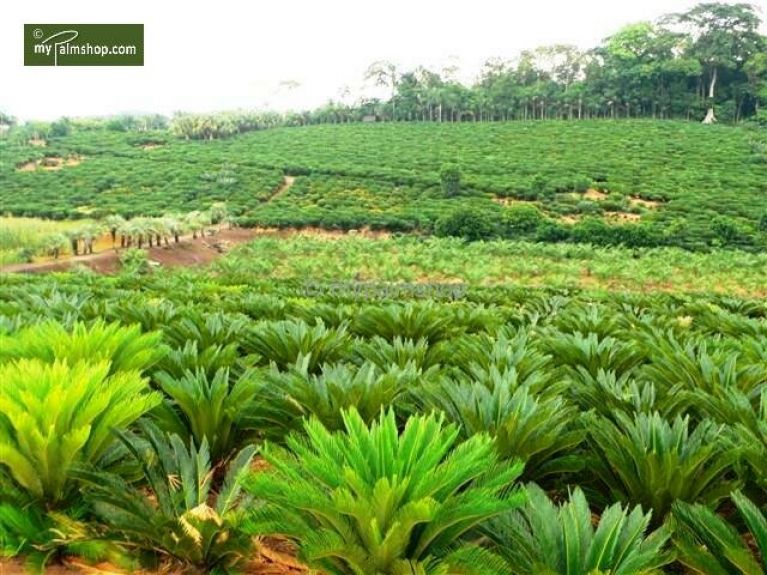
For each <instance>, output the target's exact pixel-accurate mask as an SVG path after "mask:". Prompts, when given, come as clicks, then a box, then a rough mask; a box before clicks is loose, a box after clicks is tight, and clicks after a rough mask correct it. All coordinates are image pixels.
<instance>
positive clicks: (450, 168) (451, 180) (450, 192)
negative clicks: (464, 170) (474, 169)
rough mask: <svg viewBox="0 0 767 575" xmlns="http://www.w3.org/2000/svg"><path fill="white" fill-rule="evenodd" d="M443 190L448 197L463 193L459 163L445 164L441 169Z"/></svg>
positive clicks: (440, 177) (440, 176) (440, 178)
mask: <svg viewBox="0 0 767 575" xmlns="http://www.w3.org/2000/svg"><path fill="white" fill-rule="evenodd" d="M439 180H440V183H441V184H442V192H443V193H444V194H445V196H447V197H448V198H453V197H455V196H457V195H458V194H459V193H461V168H460V167H459V166H458V165H457V164H443V165H442V167H441V168H440V170H439Z"/></svg>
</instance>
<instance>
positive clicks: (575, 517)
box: [483, 484, 672, 575]
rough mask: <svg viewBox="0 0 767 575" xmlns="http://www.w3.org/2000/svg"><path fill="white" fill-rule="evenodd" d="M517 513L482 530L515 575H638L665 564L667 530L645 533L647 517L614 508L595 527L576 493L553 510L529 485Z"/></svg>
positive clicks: (667, 559) (582, 498)
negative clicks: (613, 574)
mask: <svg viewBox="0 0 767 575" xmlns="http://www.w3.org/2000/svg"><path fill="white" fill-rule="evenodd" d="M527 493H528V501H527V503H526V504H525V505H524V506H523V507H522V509H520V510H518V511H515V512H513V513H510V514H507V515H504V516H502V517H501V518H498V519H494V520H493V521H491V522H490V524H489V525H488V526H487V527H486V528H485V529H483V531H484V532H485V533H487V535H488V536H489V537H490V538H491V540H492V541H493V542H494V543H495V545H496V546H497V549H498V552H499V553H500V554H501V555H502V556H503V557H504V558H505V559H506V560H507V561H508V565H509V568H510V569H511V572H512V573H515V574H519V575H540V574H541V573H546V574H547V575H592V574H595V573H616V574H618V573H620V574H622V575H644V574H646V573H653V572H655V571H654V570H655V569H658V568H660V567H662V566H663V565H666V564H668V563H670V562H671V560H672V555H671V554H670V553H668V552H666V551H664V548H665V544H666V541H667V540H668V538H669V532H670V530H669V529H668V528H666V527H663V528H660V529H658V530H656V531H653V532H648V531H649V524H650V517H651V513H643V511H642V508H641V507H634V508H633V509H631V510H629V508H628V507H626V508H624V507H622V506H621V505H620V504H619V503H615V504H614V505H611V506H610V507H608V508H607V509H605V510H604V511H603V512H602V515H601V517H600V518H599V523H598V524H597V525H595V524H594V519H593V516H592V514H591V509H590V508H589V505H588V501H586V497H585V496H584V495H583V492H582V491H581V490H580V489H577V488H576V489H575V490H574V491H573V492H572V493H570V497H569V499H568V500H567V501H565V502H564V503H561V504H560V505H556V504H555V503H554V502H552V501H551V500H550V499H549V497H548V496H547V495H546V493H545V492H544V491H543V490H542V489H541V488H539V487H538V486H537V485H535V484H529V485H528V486H527Z"/></svg>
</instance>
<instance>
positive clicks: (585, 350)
mask: <svg viewBox="0 0 767 575" xmlns="http://www.w3.org/2000/svg"><path fill="white" fill-rule="evenodd" d="M543 347H544V349H546V351H547V352H548V353H550V354H551V356H552V357H553V360H554V365H558V366H564V367H566V368H568V369H569V370H576V369H577V368H578V367H582V368H583V369H585V370H587V371H588V372H589V373H591V374H592V375H594V376H596V375H597V374H598V373H599V370H600V369H601V370H605V371H613V372H615V374H616V375H617V376H621V375H623V374H624V373H628V372H630V371H631V370H633V369H634V368H635V367H637V366H638V365H640V364H641V363H642V362H643V361H644V360H645V356H644V354H643V353H642V352H641V348H639V347H638V346H636V345H633V344H631V343H629V342H626V341H622V340H618V339H616V338H614V337H612V336H607V337H602V338H600V337H599V336H598V335H597V334H595V333H589V334H587V335H583V334H582V333H580V332H576V333H560V332H552V333H551V334H550V335H549V336H548V338H547V339H546V340H545V342H544V344H543Z"/></svg>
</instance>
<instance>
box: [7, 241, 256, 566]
mask: <svg viewBox="0 0 767 575" xmlns="http://www.w3.org/2000/svg"><path fill="white" fill-rule="evenodd" d="M258 233H259V232H258V230H256V229H246V228H235V229H231V230H219V231H217V232H216V233H215V234H214V235H206V236H205V237H202V238H199V237H198V238H197V239H192V236H184V237H182V238H180V241H179V243H175V242H173V241H171V242H170V244H169V245H167V246H155V247H151V248H147V250H146V251H147V257H148V258H149V260H150V261H154V262H157V263H159V264H160V265H161V266H163V267H176V266H194V265H200V264H207V263H209V262H211V261H213V260H214V259H216V258H217V257H219V256H220V255H222V254H223V253H225V252H226V251H227V249H228V247H229V246H231V245H234V244H240V243H243V242H246V241H248V240H250V239H252V238H253V237H255V236H256V235H258ZM122 252H123V249H121V248H116V249H112V248H109V249H107V250H104V251H101V252H97V253H94V254H88V255H81V256H73V257H69V258H62V259H59V260H51V261H45V262H34V263H21V264H10V265H7V266H3V267H0V273H5V272H20V273H44V272H60V271H66V270H68V269H70V268H72V267H74V266H77V265H84V266H87V267H89V268H91V269H92V270H93V271H96V272H99V273H107V274H109V273H115V272H117V271H119V269H120V254H121V253H122ZM0 575H1V574H0Z"/></svg>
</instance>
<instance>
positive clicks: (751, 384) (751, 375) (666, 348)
mask: <svg viewBox="0 0 767 575" xmlns="http://www.w3.org/2000/svg"><path fill="white" fill-rule="evenodd" d="M714 341H716V340H714ZM647 350H648V353H649V354H650V357H652V362H651V363H649V364H648V365H646V366H644V367H643V370H642V371H643V377H645V378H646V379H648V380H649V381H653V382H655V383H656V384H657V385H659V386H661V385H662V386H663V388H664V389H666V390H669V392H670V393H676V392H677V391H679V390H691V391H692V390H702V391H705V392H707V393H710V394H714V395H715V394H718V393H720V392H721V391H722V390H723V389H727V388H734V389H739V390H740V391H742V392H744V393H746V394H749V393H752V392H753V390H754V389H757V388H758V387H759V386H761V385H764V384H765V383H767V365H765V364H764V362H763V361H754V362H751V361H749V360H748V358H746V357H745V356H741V354H740V353H739V351H738V350H736V349H730V348H729V347H728V346H723V345H720V346H719V347H716V346H710V345H709V340H707V339H704V338H691V339H689V340H683V341H680V340H679V339H677V338H676V337H675V336H673V335H671V334H665V336H663V335H660V334H654V337H652V338H651V339H649V340H648V342H647Z"/></svg>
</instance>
